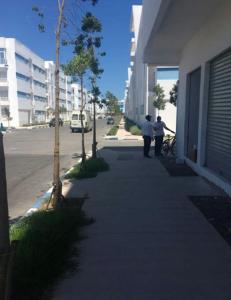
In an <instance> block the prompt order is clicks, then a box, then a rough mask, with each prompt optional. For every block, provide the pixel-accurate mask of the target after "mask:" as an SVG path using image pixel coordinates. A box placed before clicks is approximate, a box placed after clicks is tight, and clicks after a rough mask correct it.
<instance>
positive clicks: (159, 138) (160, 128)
mask: <svg viewBox="0 0 231 300" xmlns="http://www.w3.org/2000/svg"><path fill="white" fill-rule="evenodd" d="M153 128H154V130H155V156H160V155H161V150H162V145H163V139H164V129H166V130H168V131H170V132H172V133H175V132H174V131H173V130H171V129H169V128H168V127H167V126H166V124H165V123H164V122H163V121H161V117H160V116H158V117H157V122H155V123H154V125H153Z"/></svg>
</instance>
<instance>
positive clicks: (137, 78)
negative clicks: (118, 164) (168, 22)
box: [125, 5, 178, 130]
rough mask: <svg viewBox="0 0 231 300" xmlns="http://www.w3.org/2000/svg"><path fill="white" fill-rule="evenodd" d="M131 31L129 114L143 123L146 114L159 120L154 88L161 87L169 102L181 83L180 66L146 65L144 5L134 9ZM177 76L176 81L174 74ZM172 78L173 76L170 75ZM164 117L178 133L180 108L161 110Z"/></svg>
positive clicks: (127, 111)
mask: <svg viewBox="0 0 231 300" xmlns="http://www.w3.org/2000/svg"><path fill="white" fill-rule="evenodd" d="M131 32H133V33H134V37H133V38H132V40H131V51H130V56H131V63H130V67H129V68H128V80H127V81H126V91H125V101H126V104H125V115H126V116H127V117H128V118H130V119H132V120H133V121H135V122H137V123H138V124H139V123H141V122H142V121H143V120H144V118H145V115H147V114H149V115H152V116H153V118H155V117H156V109H155V108H154V106H153V101H154V93H153V88H154V86H155V85H156V84H160V85H161V87H163V89H164V93H165V96H166V99H165V100H166V101H168V100H169V98H170V95H169V91H170V90H171V89H172V88H173V85H174V84H175V83H176V81H177V80H178V74H176V72H177V69H176V67H173V68H172V67H169V66H168V67H167V68H159V67H158V65H157V64H146V63H144V62H143V40H144V38H145V35H146V28H145V16H144V14H143V11H142V6H141V5H134V6H133V7H132V18H131ZM171 73H174V74H175V77H174V78H172V74H171ZM168 75H169V76H168ZM160 115H161V116H162V118H163V120H164V121H165V122H166V123H167V125H168V127H171V128H172V129H173V130H175V127H176V108H175V107H174V105H172V104H171V103H169V102H168V103H167V105H166V109H165V110H164V111H160Z"/></svg>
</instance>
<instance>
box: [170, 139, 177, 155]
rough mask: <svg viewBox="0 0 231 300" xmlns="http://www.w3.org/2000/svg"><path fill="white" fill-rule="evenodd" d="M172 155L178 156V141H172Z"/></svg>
mask: <svg viewBox="0 0 231 300" xmlns="http://www.w3.org/2000/svg"><path fill="white" fill-rule="evenodd" d="M171 154H172V155H173V156H176V140H173V141H172V144H171Z"/></svg>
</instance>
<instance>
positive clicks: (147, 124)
mask: <svg viewBox="0 0 231 300" xmlns="http://www.w3.org/2000/svg"><path fill="white" fill-rule="evenodd" d="M145 119H146V120H145V121H144V122H143V124H142V126H141V130H142V135H143V139H144V157H148V158H151V156H150V155H149V151H150V145H151V142H152V138H153V125H152V123H151V119H152V117H151V116H150V115H147V116H146V117H145Z"/></svg>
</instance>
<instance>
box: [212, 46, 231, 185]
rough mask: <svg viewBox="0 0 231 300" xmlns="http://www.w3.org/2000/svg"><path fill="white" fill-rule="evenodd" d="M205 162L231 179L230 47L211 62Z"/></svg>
mask: <svg viewBox="0 0 231 300" xmlns="http://www.w3.org/2000/svg"><path fill="white" fill-rule="evenodd" d="M209 85H210V86H209V101H208V123H207V146H206V165H207V167H208V168H210V169H212V170H213V171H215V172H216V173H218V174H219V175H221V176H222V177H224V178H226V179H228V180H229V181H231V50H229V51H227V52H225V53H224V54H222V55H220V56H219V57H217V58H215V59H214V60H213V61H212V62H211V66H210V83H209Z"/></svg>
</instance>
